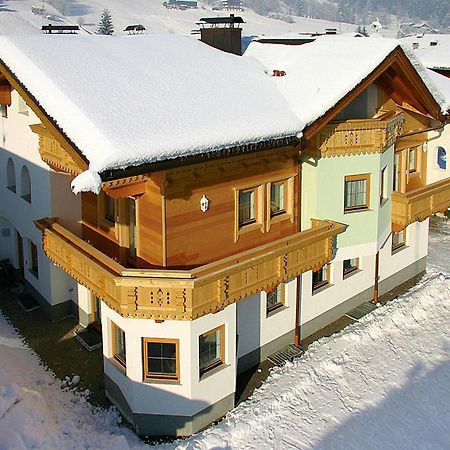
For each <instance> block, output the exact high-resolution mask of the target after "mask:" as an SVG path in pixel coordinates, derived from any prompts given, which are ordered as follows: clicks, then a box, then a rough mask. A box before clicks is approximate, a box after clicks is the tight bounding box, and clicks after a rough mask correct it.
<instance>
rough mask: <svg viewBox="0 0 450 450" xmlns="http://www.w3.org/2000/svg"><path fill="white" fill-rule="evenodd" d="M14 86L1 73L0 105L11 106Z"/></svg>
mask: <svg viewBox="0 0 450 450" xmlns="http://www.w3.org/2000/svg"><path fill="white" fill-rule="evenodd" d="M11 91H12V86H11V84H10V83H9V81H8V80H7V79H6V78H5V76H4V75H2V74H1V72H0V105H6V106H10V105H11Z"/></svg>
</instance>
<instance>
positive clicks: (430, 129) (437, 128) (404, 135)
mask: <svg viewBox="0 0 450 450" xmlns="http://www.w3.org/2000/svg"><path fill="white" fill-rule="evenodd" d="M447 123H449V122H442V123H441V124H440V125H436V126H435V127H429V128H424V129H423V130H415V131H409V132H408V133H403V134H400V135H399V136H397V139H401V138H404V137H407V136H414V135H416V134H422V133H428V132H429V131H437V130H442V128H444V126H445V125H446V124H447Z"/></svg>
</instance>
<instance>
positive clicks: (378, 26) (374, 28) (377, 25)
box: [370, 17, 383, 33]
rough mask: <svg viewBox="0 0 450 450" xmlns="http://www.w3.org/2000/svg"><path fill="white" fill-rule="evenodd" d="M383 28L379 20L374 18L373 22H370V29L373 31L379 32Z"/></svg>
mask: <svg viewBox="0 0 450 450" xmlns="http://www.w3.org/2000/svg"><path fill="white" fill-rule="evenodd" d="M382 28H383V26H382V25H381V23H380V21H379V20H378V17H377V20H374V21H373V22H372V23H371V24H370V29H371V30H372V31H374V32H375V33H378V32H379V31H380V30H381V29H382Z"/></svg>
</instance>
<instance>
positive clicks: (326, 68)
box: [244, 36, 448, 125]
mask: <svg viewBox="0 0 450 450" xmlns="http://www.w3.org/2000/svg"><path fill="white" fill-rule="evenodd" d="M399 45H400V43H399V41H397V40H394V39H384V38H380V39H365V38H352V37H341V36H321V37H318V38H317V39H316V40H315V41H314V42H311V43H309V44H305V45H300V46H289V45H282V46H280V45H277V44H261V43H258V42H252V43H251V44H250V45H249V47H248V49H247V51H246V52H245V54H244V57H245V58H248V59H256V60H258V61H259V62H260V63H262V65H263V67H264V68H265V70H266V71H267V72H269V73H272V71H273V70H281V71H284V72H285V73H286V76H283V77H277V78H276V79H275V80H276V83H277V86H278V88H279V90H280V91H281V92H282V94H283V95H284V98H285V99H286V101H287V102H288V103H289V105H290V107H291V109H292V110H293V111H294V112H295V114H296V115H297V117H298V118H299V120H300V121H301V122H303V123H305V124H306V125H309V124H311V123H313V122H314V121H316V120H317V119H318V118H319V117H321V116H323V115H324V114H325V113H326V112H327V111H328V110H330V109H331V108H332V107H333V106H334V105H336V104H337V103H338V102H339V100H341V99H342V98H343V97H344V96H345V95H346V94H347V93H349V92H351V91H352V90H353V89H354V88H355V87H356V86H357V85H358V84H359V83H360V82H361V81H362V80H364V79H365V78H366V77H367V76H368V75H369V74H370V73H372V72H373V70H375V69H376V68H377V67H378V66H379V65H380V64H381V63H382V62H383V61H384V60H385V59H386V58H387V57H388V55H389V54H390V53H391V52H392V51H394V49H395V48H396V47H398V46H399ZM404 51H405V53H406V54H407V57H408V58H409V59H410V61H411V63H412V64H413V66H414V67H415V69H416V70H417V72H418V73H419V75H420V76H421V77H422V79H423V80H424V82H425V84H426V85H427V87H428V89H429V90H430V92H431V93H432V95H433V96H434V98H435V100H436V102H437V103H438V104H439V105H440V106H441V109H442V111H443V112H444V111H446V110H447V108H448V105H447V104H446V102H445V99H444V98H443V96H442V94H441V93H440V92H439V90H438V89H437V88H436V86H435V85H434V84H433V82H432V81H431V80H430V78H429V76H428V75H427V74H426V69H425V68H424V67H423V66H422V65H421V64H420V62H419V61H418V60H417V59H416V58H415V57H414V55H412V54H411V52H410V51H409V50H408V49H404Z"/></svg>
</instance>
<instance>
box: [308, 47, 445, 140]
mask: <svg viewBox="0 0 450 450" xmlns="http://www.w3.org/2000/svg"><path fill="white" fill-rule="evenodd" d="M372 83H375V84H376V85H377V86H379V87H380V88H381V89H383V91H384V92H385V94H386V95H387V96H388V97H389V98H390V99H392V101H393V102H395V104H396V105H397V106H398V108H399V110H401V109H409V110H412V111H415V112H417V113H419V114H422V115H423V116H426V117H427V118H429V119H435V120H442V119H443V117H442V113H441V109H440V106H439V104H438V103H437V102H436V100H435V99H434V97H433V96H432V95H431V93H430V91H429V90H428V88H427V86H426V85H425V83H424V82H423V80H422V78H421V77H420V76H419V74H418V73H417V72H416V70H415V68H414V67H413V65H412V64H411V62H410V61H409V59H408V58H407V56H406V55H405V53H404V52H403V50H402V49H401V48H400V47H396V48H395V49H394V50H393V51H392V52H391V53H390V54H389V55H388V56H387V57H386V59H385V60H384V61H383V62H382V63H381V64H380V65H379V66H378V67H377V68H376V69H375V70H374V71H373V72H372V73H371V74H369V75H368V76H367V77H366V78H365V79H364V80H362V81H361V82H360V83H359V84H358V85H357V86H356V87H355V88H354V89H353V90H352V91H351V92H349V93H348V94H347V95H345V96H344V97H343V98H342V99H341V100H340V101H339V102H338V103H336V105H334V106H333V107H332V108H330V109H329V110H328V111H327V112H326V113H325V114H324V115H323V116H321V117H320V118H319V119H317V120H316V121H315V122H314V123H312V124H311V125H309V126H308V127H307V128H306V129H305V131H304V136H305V138H306V139H308V140H310V139H311V138H312V137H313V136H314V135H315V134H316V133H317V132H318V131H319V130H320V129H322V128H323V127H324V126H325V125H327V124H328V123H329V122H330V121H331V120H333V118H334V117H336V115H337V114H339V112H341V111H342V110H343V109H344V108H346V107H347V106H348V105H349V104H350V103H351V102H352V101H353V100H355V99H356V97H358V95H360V94H361V93H362V92H363V91H364V90H365V89H367V88H368V87H369V86H370V85H371V84H372Z"/></svg>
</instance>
